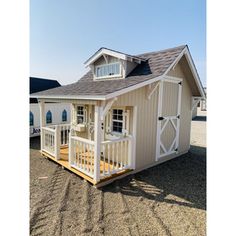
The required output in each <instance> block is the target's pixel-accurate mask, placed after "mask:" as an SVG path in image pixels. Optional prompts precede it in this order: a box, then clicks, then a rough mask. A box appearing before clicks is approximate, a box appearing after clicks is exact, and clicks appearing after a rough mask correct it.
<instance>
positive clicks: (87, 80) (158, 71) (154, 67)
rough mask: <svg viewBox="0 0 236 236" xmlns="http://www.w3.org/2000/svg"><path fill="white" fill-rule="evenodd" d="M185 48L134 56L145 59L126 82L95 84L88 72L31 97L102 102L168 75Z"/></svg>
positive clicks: (101, 82)
mask: <svg viewBox="0 0 236 236" xmlns="http://www.w3.org/2000/svg"><path fill="white" fill-rule="evenodd" d="M186 47H187V45H182V46H178V47H175V48H170V49H166V50H162V51H157V52H150V53H144V54H140V55H137V57H141V58H144V59H146V61H142V62H141V64H139V65H137V67H136V68H135V69H134V70H133V71H132V72H131V73H130V74H129V75H128V76H127V77H126V78H125V79H120V80H108V79H107V80H106V81H94V80H93V75H92V72H91V71H89V72H88V73H87V74H85V75H84V76H83V77H82V78H81V79H80V80H79V81H77V82H75V83H73V84H69V85H65V86H61V87H58V88H54V89H49V90H46V91H42V92H38V93H34V94H32V95H31V96H30V97H35V98H55V99H56V98H59V99H60V98H64V99H67V98H68V99H72V98H73V99H95V100H96V99H98V100H105V99H107V96H108V95H110V94H113V93H116V92H119V91H123V90H124V89H127V88H130V89H131V90H132V88H135V86H136V85H138V84H140V85H141V84H143V82H148V81H150V82H151V81H152V79H154V78H157V77H160V76H162V75H164V74H165V73H167V71H168V70H169V69H170V68H171V66H172V65H173V64H174V63H175V61H176V60H177V58H179V56H180V55H181V54H182V53H183V51H184V49H185V48H186Z"/></svg>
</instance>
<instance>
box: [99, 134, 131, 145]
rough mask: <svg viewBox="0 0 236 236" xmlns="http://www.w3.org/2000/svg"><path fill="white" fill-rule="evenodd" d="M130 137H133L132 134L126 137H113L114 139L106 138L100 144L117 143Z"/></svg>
mask: <svg viewBox="0 0 236 236" xmlns="http://www.w3.org/2000/svg"><path fill="white" fill-rule="evenodd" d="M132 138H133V137H132V136H128V137H125V138H119V139H114V140H106V141H103V142H102V144H108V143H119V142H123V141H128V140H131V139H132Z"/></svg>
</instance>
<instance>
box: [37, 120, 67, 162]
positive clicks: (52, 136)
mask: <svg viewBox="0 0 236 236" xmlns="http://www.w3.org/2000/svg"><path fill="white" fill-rule="evenodd" d="M69 133H70V124H60V125H51V126H47V127H42V131H41V135H42V151H45V152H47V153H49V154H50V155H52V156H53V157H55V158H56V159H60V148H61V147H62V146H66V145H68V144H69Z"/></svg>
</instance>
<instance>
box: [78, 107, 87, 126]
mask: <svg viewBox="0 0 236 236" xmlns="http://www.w3.org/2000/svg"><path fill="white" fill-rule="evenodd" d="M78 107H83V115H80V114H78ZM78 117H83V122H82V123H78ZM85 119H86V116H85V106H84V105H78V106H76V124H77V125H78V124H85V123H86V120H85Z"/></svg>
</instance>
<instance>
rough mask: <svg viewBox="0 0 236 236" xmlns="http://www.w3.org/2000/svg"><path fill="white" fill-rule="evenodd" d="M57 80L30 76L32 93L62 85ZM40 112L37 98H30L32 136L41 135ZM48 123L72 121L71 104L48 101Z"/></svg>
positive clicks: (46, 109)
mask: <svg viewBox="0 0 236 236" xmlns="http://www.w3.org/2000/svg"><path fill="white" fill-rule="evenodd" d="M60 86H61V85H60V84H59V83H58V81H56V80H50V79H41V78H35V77H30V94H32V93H35V92H40V91H44V90H47V89H51V88H56V87H60ZM39 114H40V112H39V104H38V101H37V98H30V112H29V121H30V137H35V136H39V135H40V117H39V116H40V115H39ZM44 116H45V117H46V122H47V124H50V125H52V124H54V125H55V124H61V123H70V104H68V103H48V104H47V105H46V108H45V114H44Z"/></svg>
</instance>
